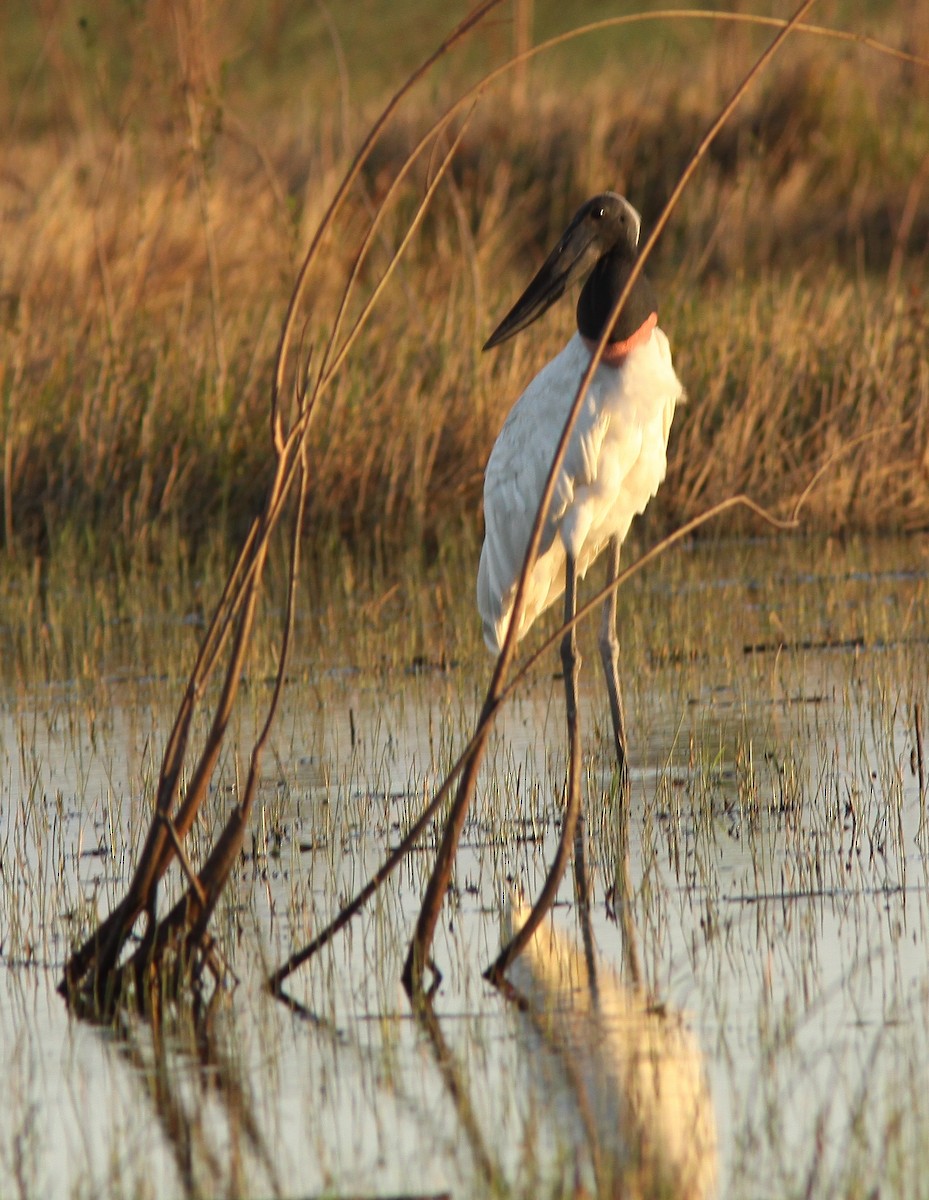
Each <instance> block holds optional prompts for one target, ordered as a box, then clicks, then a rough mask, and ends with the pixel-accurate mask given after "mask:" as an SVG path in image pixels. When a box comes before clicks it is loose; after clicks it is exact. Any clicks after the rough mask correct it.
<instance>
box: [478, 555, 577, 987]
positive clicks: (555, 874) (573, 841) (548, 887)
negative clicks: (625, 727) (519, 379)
mask: <svg viewBox="0 0 929 1200" xmlns="http://www.w3.org/2000/svg"><path fill="white" fill-rule="evenodd" d="M576 612H577V567H576V565H575V562H574V559H573V558H571V556H570V555H569V556H568V559H567V562H566V563H565V603H564V617H565V624H569V623H570V628H569V629H568V630H567V631H566V632H565V635H564V637H563V638H562V639H561V662H562V665H563V667H564V686H565V707H566V715H567V722H568V779H567V787H566V794H565V812H564V823H563V825H562V827H561V838H560V840H559V842H558V849H557V850H556V851H555V858H554V860H553V862H552V865H551V867H550V868H549V871H548V876H547V878H546V880H545V883H544V885H543V887H542V891H541V892H540V893H539V898H538V900H536V902H535V904H534V905H533V908H532V912H531V913H530V914H529V917H528V919H527V920H526V923H525V924H524V925H523V927H522V929H520V930H519V932H518V933H516V934H515V935H514V936H513V938H512V939H511V940H510V941H509V942H508V943H507V944H506V945H505V946H504V947H503V949H502V950H501V951H500V953H499V955H498V956H497V957H496V959H495V960H494V961H493V962H492V963H491V965H490V966H489V967H488V968H487V970H486V971H485V972H484V977H485V978H486V979H489V980H490V981H491V983H496V984H499V983H500V982H501V981H502V978H503V973H504V972H505V971H506V969H507V967H508V966H509V965H510V963H511V962H512V961H513V959H514V958H516V957H517V955H519V954H521V953H522V951H523V949H524V948H525V946H526V944H527V943H528V941H529V939H530V938H531V937H532V935H533V933H535V931H536V929H538V927H539V925H540V924H541V921H542V918H543V917H544V916H545V914H546V913H547V912H548V910H549V909H550V908H551V906H552V904H553V903H554V900H555V896H556V895H557V894H558V887H559V885H560V883H561V880H562V878H563V876H564V872H565V867H566V866H567V865H568V856H569V854H570V853H571V849H572V847H573V849H574V855H575V864H576V867H577V869H578V870H579V872H580V873H579V874H576V875H575V886H576V888H577V892H578V901H579V908H580V910H581V916H582V923H583V925H584V926H586V927H585V928H584V940H585V943H586V944H588V945H589V946H590V947H591V948H592V945H593V942H592V939H591V937H590V930H589V921H588V895H587V876H586V872H585V870H584V858H583V849H584V845H583V832H582V831H581V830H579V829H578V825H579V820H578V818H579V816H580V810H581V738H580V730H579V728H578V720H577V680H578V674H579V672H580V667H581V659H580V655H579V654H578V652H577V634H576V632H575V630H574V624H573V621H574V617H575V615H576ZM579 854H580V857H578V855H579Z"/></svg>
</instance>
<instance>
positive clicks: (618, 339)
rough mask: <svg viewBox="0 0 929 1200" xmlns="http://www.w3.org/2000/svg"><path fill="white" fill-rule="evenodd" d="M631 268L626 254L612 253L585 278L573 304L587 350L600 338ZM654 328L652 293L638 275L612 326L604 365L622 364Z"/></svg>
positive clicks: (655, 305)
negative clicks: (575, 303) (575, 305)
mask: <svg viewBox="0 0 929 1200" xmlns="http://www.w3.org/2000/svg"><path fill="white" fill-rule="evenodd" d="M633 265H634V263H633V260H632V259H630V257H629V255H628V252H620V251H618V250H617V251H612V252H611V253H610V254H605V255H604V256H603V257H602V258H601V259H600V260H599V262H598V263H597V265H596V266H595V267H594V269H593V270H592V271H591V273H590V275H589V276H588V278H587V282H586V283H585V284H584V287H583V290H582V291H581V295H580V298H579V300H578V302H577V328H578V332H579V333H580V335H581V337H582V338H583V339H584V341H585V342H586V343H587V345H588V347H590V348H591V349H592V348H593V347H594V346H596V344H597V343H598V342H599V341H600V338H601V337H602V336H603V330H604V329H605V328H606V325H607V322H608V321H609V319H610V317H611V315H612V313H613V308H614V307H615V305H616V301H617V300H618V299H619V297H620V296H621V294H622V292H623V289H624V288H625V286H626V284H627V282H628V281H629V275H630V273H631V271H632V268H633ZM657 324H658V299H657V297H656V295H655V289H654V288H653V287H652V285H651V283H650V282H649V281H648V279H647V278H646V277H645V275H644V274H640V275H639V277H638V278H637V279H636V281H635V283H634V284H633V285H632V291H631V292H630V293H629V295H628V297H627V298H626V303H625V304H624V305H623V310H622V312H621V313H620V314H619V319H618V320H617V322H616V324H615V325H614V326H613V330H612V332H611V334H610V340H609V341H608V342H607V344H606V348H605V350H604V354H603V359H602V361H603V362H605V363H608V364H609V363H611V362H613V360H614V359H615V363H619V362H622V361H623V359H625V357H626V355H627V354H628V353H629V352H630V350H633V349H635V347H636V346H637V345H641V344H642V343H643V342H645V341H647V340H648V338H649V337H650V336H651V332H652V330H653V329H654V328H655V326H656V325H657ZM615 363H614V365H615Z"/></svg>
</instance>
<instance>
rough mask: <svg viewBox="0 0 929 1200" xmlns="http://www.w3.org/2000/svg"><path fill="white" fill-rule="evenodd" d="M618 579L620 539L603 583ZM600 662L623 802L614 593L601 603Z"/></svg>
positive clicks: (614, 541) (625, 782)
mask: <svg viewBox="0 0 929 1200" xmlns="http://www.w3.org/2000/svg"><path fill="white" fill-rule="evenodd" d="M618 575H619V538H618V537H614V538H611V539H610V545H609V548H608V550H607V567H606V583H607V587H609V585H610V584H611V583H614V582H615V581H616V579H617V577H618ZM600 658H601V660H602V662H603V673H604V675H605V676H606V690H607V692H609V696H610V716H611V717H612V718H613V741H614V745H615V749H616V765H617V767H618V769H619V789H620V799H621V801H622V802H623V803H625V800H626V793H627V791H628V788H629V768H628V765H627V761H626V717H625V713H624V712H623V696H622V692H621V690H620V686H619V638H618V636H617V634H616V589H615V588H613V590H612V591H611V592H610V594H609V595H608V596H607V598H606V599H605V600H604V601H603V620H602V623H601V625H600Z"/></svg>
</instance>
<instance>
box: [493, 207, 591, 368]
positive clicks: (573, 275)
mask: <svg viewBox="0 0 929 1200" xmlns="http://www.w3.org/2000/svg"><path fill="white" fill-rule="evenodd" d="M578 216H580V214H578ZM599 257H600V246H599V242H598V239H597V238H596V237H595V236H594V234H593V232H592V230H591V228H590V225H589V224H588V223H587V222H586V221H582V220H578V218H577V217H576V218H575V219H574V220H573V221H572V222H571V224H570V225H569V226H568V228H567V229H566V230H565V231H564V233H563V234H562V235H561V238H560V240H559V242H558V245H557V246H556V247H555V249H554V250H553V251H552V252H551V254H550V255H549V256H548V258H547V259H546V260H545V262H544V263H543V264H542V265H541V267H539V269H538V271H537V272H536V273H535V276H534V277H533V280H532V282H531V283H530V284H529V286H528V287H527V288H526V290H525V291H524V292H523V294H522V295H521V296H520V298H519V299H518V300H517V301H516V303H515V304H514V305H513V307H512V308H511V309H510V311H509V312H508V313H507V315H506V316H505V317H504V318H503V320H502V321H501V322H500V324H499V325H498V326H497V328H496V329H495V330H494V331H493V333H492V334H491V335H490V337H489V338H488V339H487V341H486V342H485V343H484V349H485V350H491V349H493V347H494V346H499V345H500V343H501V342H505V341H506V339H507V338H511V337H512V336H513V335H514V334H515V333H519V331H520V330H521V329H525V328H526V326H527V325H531V324H532V322H533V321H536V320H538V318H539V317H541V315H542V314H543V313H544V312H546V311H547V310H548V309H550V308H551V306H552V305H553V304H554V303H555V301H556V300H558V299H560V297H561V296H563V295H564V293H565V290H566V289H567V288H568V287H569V286H570V285H571V284H572V283H573V282H574V281H575V280H576V279H578V278H579V277H580V276H582V275H585V274H586V273H587V272H588V271H589V270H590V268H591V267H592V266H593V265H594V263H595V262H596V261H597V259H598V258H599Z"/></svg>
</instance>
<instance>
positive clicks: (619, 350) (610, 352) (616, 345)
mask: <svg viewBox="0 0 929 1200" xmlns="http://www.w3.org/2000/svg"><path fill="white" fill-rule="evenodd" d="M657 324H658V314H657V313H656V312H653V313H650V314H649V315H648V316H647V317H646V318H645V320H644V321H643V322H642V324H641V325H640V326H639V328H638V329H637V330H636V331H635V333H633V334H632V335H631V336H630V337H627V338H625V339H624V340H623V341H621V342H616V341H613V340H612V339H611V340H610V341H608V342H607V344H606V345H605V346H604V347H603V353H602V354H601V355H600V362H601V363H603V365H604V366H607V367H619V366H622V364H623V363H624V362H625V361H626V359H627V358H628V357H629V355H630V354H631V353H632V351H633V350H635V349H636V348H637V347H638V346H644V345H645V343H646V342H647V341H648V339H649V338H650V337H651V336H652V330H653V329H654V328H655V326H656V325H657ZM581 341H583V343H584V345H585V346H586V347H587V349H588V350H589V351H590V353H591V354H593V352H594V351H595V350H596V348H597V346H598V345H599V344H600V339H599V338H589V337H585V335H584V334H581Z"/></svg>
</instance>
